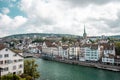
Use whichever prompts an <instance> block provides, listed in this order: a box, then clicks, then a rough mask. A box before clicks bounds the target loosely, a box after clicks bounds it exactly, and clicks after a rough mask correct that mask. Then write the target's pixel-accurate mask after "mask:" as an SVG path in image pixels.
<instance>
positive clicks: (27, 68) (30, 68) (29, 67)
mask: <svg viewBox="0 0 120 80" xmlns="http://www.w3.org/2000/svg"><path fill="white" fill-rule="evenodd" d="M37 67H38V65H37V64H36V63H35V60H34V59H29V60H25V61H24V74H27V75H29V76H31V77H32V78H33V79H36V78H39V77H40V74H39V72H38V71H37Z"/></svg>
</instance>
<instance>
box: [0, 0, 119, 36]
mask: <svg viewBox="0 0 120 80" xmlns="http://www.w3.org/2000/svg"><path fill="white" fill-rule="evenodd" d="M84 26H85V28H86V33H87V35H88V36H101V35H120V0H0V37H4V36H8V35H13V34H23V33H58V34H74V35H80V36H82V35H83V31H84Z"/></svg>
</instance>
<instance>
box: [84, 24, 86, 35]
mask: <svg viewBox="0 0 120 80" xmlns="http://www.w3.org/2000/svg"><path fill="white" fill-rule="evenodd" d="M84 34H86V31H85V25H84Z"/></svg>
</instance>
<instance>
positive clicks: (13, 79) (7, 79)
mask: <svg viewBox="0 0 120 80" xmlns="http://www.w3.org/2000/svg"><path fill="white" fill-rule="evenodd" d="M1 79H2V80H20V77H19V76H17V75H15V74H11V73H9V74H7V75H4V76H2V77H1Z"/></svg>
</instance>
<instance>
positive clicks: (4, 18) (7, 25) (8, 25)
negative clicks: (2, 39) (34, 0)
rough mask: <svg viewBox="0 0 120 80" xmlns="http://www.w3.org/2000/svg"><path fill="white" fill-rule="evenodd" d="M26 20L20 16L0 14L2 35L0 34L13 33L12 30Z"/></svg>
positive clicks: (0, 31)
mask: <svg viewBox="0 0 120 80" xmlns="http://www.w3.org/2000/svg"><path fill="white" fill-rule="evenodd" d="M26 22H27V19H26V18H24V17H22V16H16V17H15V18H13V19H12V18H10V17H9V16H8V15H5V14H0V33H3V35H0V36H4V35H7V34H13V33H14V32H13V31H14V30H17V28H19V27H21V26H22V25H23V24H25V23H26ZM18 31H19V30H18ZM11 32H12V33H11Z"/></svg>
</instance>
